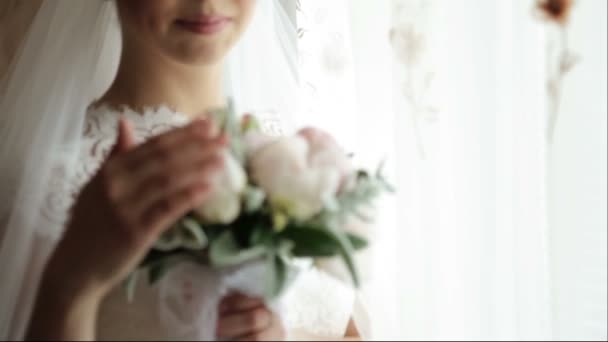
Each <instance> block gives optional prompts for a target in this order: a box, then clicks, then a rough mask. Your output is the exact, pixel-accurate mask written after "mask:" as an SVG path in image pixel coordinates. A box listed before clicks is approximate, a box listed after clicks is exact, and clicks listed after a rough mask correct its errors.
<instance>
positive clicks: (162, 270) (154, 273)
mask: <svg viewBox="0 0 608 342" xmlns="http://www.w3.org/2000/svg"><path fill="white" fill-rule="evenodd" d="M168 271H169V267H168V264H167V263H166V262H159V263H156V264H154V265H152V266H150V268H149V269H148V283H149V284H150V285H154V284H156V283H157V282H158V281H159V280H160V279H161V278H162V277H163V276H164V275H165V274H167V272H168Z"/></svg>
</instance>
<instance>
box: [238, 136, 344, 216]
mask: <svg viewBox="0 0 608 342" xmlns="http://www.w3.org/2000/svg"><path fill="white" fill-rule="evenodd" d="M252 140H255V141H256V142H259V141H263V140H264V139H252ZM330 142H331V144H330ZM345 159H348V158H347V157H346V155H345V153H344V152H343V151H342V150H341V149H340V148H338V146H337V144H335V143H334V141H333V139H332V140H331V141H330V140H327V141H324V142H323V143H321V142H320V141H319V140H316V139H311V138H310V135H307V134H298V135H296V136H291V137H282V138H278V139H275V140H272V141H271V142H267V141H266V143H265V144H263V145H261V146H256V148H255V149H253V150H251V151H250V155H249V161H250V167H251V176H252V179H253V180H254V181H255V182H256V184H257V185H258V186H260V187H261V188H262V189H263V190H264V191H265V192H266V194H267V195H268V198H269V200H270V202H271V204H272V205H273V207H275V208H280V209H282V210H284V211H287V213H288V214H289V215H290V216H292V217H294V218H296V219H297V220H307V219H309V218H311V217H312V216H314V215H316V214H318V213H319V212H320V211H321V210H322V209H323V208H324V207H326V206H328V205H332V204H333V202H334V201H335V197H336V194H337V193H338V191H339V189H340V186H341V184H342V182H343V179H344V178H343V176H344V171H345V168H346V167H345Z"/></svg>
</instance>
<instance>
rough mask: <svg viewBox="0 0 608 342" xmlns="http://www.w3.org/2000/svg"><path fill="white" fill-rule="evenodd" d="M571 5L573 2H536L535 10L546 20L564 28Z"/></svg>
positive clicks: (571, 0)
mask: <svg viewBox="0 0 608 342" xmlns="http://www.w3.org/2000/svg"><path fill="white" fill-rule="evenodd" d="M573 5H574V0H537V4H536V8H537V10H538V12H539V13H540V14H541V15H542V16H543V17H544V18H545V19H546V20H550V21H553V22H555V23H557V24H558V25H564V26H565V25H566V24H567V23H568V18H569V17H570V12H571V11H572V7H573Z"/></svg>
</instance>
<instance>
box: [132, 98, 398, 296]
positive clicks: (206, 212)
mask: <svg viewBox="0 0 608 342" xmlns="http://www.w3.org/2000/svg"><path fill="white" fill-rule="evenodd" d="M231 107H232V106H229V107H228V108H226V109H223V110H220V111H217V112H216V113H214V115H215V116H216V117H215V119H216V122H218V123H219V124H220V127H221V129H222V130H223V131H224V132H225V133H226V134H227V136H228V137H229V141H230V148H229V149H228V150H227V151H226V152H225V154H224V156H223V158H224V170H223V171H222V172H219V173H218V174H217V175H216V176H215V178H214V184H212V186H213V188H212V193H211V194H210V196H209V197H208V198H207V199H206V200H205V201H204V203H201V205H200V207H199V208H198V209H195V210H194V211H192V212H191V213H189V214H188V215H186V216H185V217H183V218H182V219H181V220H179V222H176V224H175V225H174V227H173V228H171V229H170V230H169V231H167V232H166V233H165V234H164V235H163V236H162V237H161V238H160V239H159V240H158V242H157V243H156V244H155V246H154V248H153V249H152V250H151V251H150V252H149V254H148V256H147V257H146V258H145V260H144V261H143V262H142V263H141V265H140V268H139V270H140V271H142V270H143V271H145V272H147V274H148V279H149V282H150V283H152V284H153V283H156V282H157V281H159V280H161V279H162V278H163V277H164V276H165V275H167V274H168V271H170V270H172V268H174V267H176V266H177V265H179V264H181V263H184V262H191V263H195V264H199V265H203V266H206V267H207V268H210V269H212V270H213V271H214V272H217V274H220V277H221V274H222V271H223V270H226V271H228V270H235V269H239V268H245V267H246V266H247V265H249V264H251V263H257V265H258V266H260V265H261V267H258V269H259V270H262V271H263V272H264V275H263V276H258V277H257V279H263V282H264V284H263V288H264V290H263V293H262V294H255V295H260V296H263V297H264V298H265V299H266V300H268V301H272V300H274V299H276V298H278V297H279V296H280V295H281V294H282V293H283V291H284V290H285V289H286V288H287V287H288V284H289V279H290V269H291V265H292V261H293V260H294V259H295V258H313V259H317V258H331V257H340V258H342V260H343V262H344V265H345V266H346V269H347V270H348V271H349V273H350V276H351V278H352V281H353V283H354V285H355V286H358V284H359V276H358V272H357V268H356V265H355V262H354V261H353V254H354V253H355V252H356V251H358V250H361V249H363V248H365V247H366V246H367V241H366V239H365V238H364V237H362V236H358V235H356V234H355V233H352V232H348V231H346V230H345V229H343V227H344V223H345V222H346V220H347V219H349V218H352V217H353V216H357V217H360V218H361V219H364V220H369V218H368V217H365V215H364V213H363V212H362V209H363V208H365V207H368V206H369V205H371V204H372V202H373V201H374V199H376V197H377V196H378V195H380V194H381V193H382V192H384V191H391V187H390V186H389V184H388V183H387V182H386V181H385V179H384V177H383V175H382V167H379V168H378V170H377V172H375V173H373V174H372V173H369V172H366V171H364V170H357V169H355V168H354V167H353V166H352V162H351V158H350V157H349V156H348V155H347V154H346V153H345V152H344V150H343V149H342V148H341V147H340V146H339V145H338V144H337V143H336V142H335V141H334V139H333V138H332V137H330V136H329V135H328V134H326V133H324V132H322V131H320V130H317V129H314V128H306V129H303V130H301V131H300V132H298V133H297V134H295V135H293V136H285V137H270V136H267V135H264V134H263V133H262V132H261V129H260V125H259V123H258V121H257V120H256V118H255V117H253V116H245V117H243V118H242V119H237V116H236V115H235V113H234V111H233V110H232V108H231ZM253 278H255V277H248V279H249V281H250V282H251V281H253V280H252V279H253ZM134 279H135V278H134V277H132V278H131V280H134ZM221 282H222V281H221V279H220V283H221ZM128 284H131V286H129V288H130V289H131V290H130V293H132V290H133V289H134V286H133V284H134V281H130V282H129V283H128ZM237 286H238V285H237ZM257 286H258V287H259V284H258V285H257ZM245 287H247V286H245ZM230 290H238V291H242V292H244V293H247V292H251V291H247V289H246V288H245V289H243V288H238V289H230ZM247 294H250V293H247Z"/></svg>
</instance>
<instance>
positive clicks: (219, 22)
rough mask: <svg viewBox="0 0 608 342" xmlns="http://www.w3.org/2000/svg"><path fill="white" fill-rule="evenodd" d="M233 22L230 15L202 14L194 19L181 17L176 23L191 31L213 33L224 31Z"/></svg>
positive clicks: (204, 33) (205, 33)
mask: <svg viewBox="0 0 608 342" xmlns="http://www.w3.org/2000/svg"><path fill="white" fill-rule="evenodd" d="M231 22H232V19H231V18H229V17H223V16H201V17H198V18H193V19H179V20H177V21H176V22H175V24H176V25H177V26H179V27H181V28H182V29H184V30H186V31H189V32H191V33H196V34H202V35H213V34H216V33H219V32H221V31H223V30H224V29H225V28H226V26H228V25H229V24H230V23H231Z"/></svg>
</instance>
